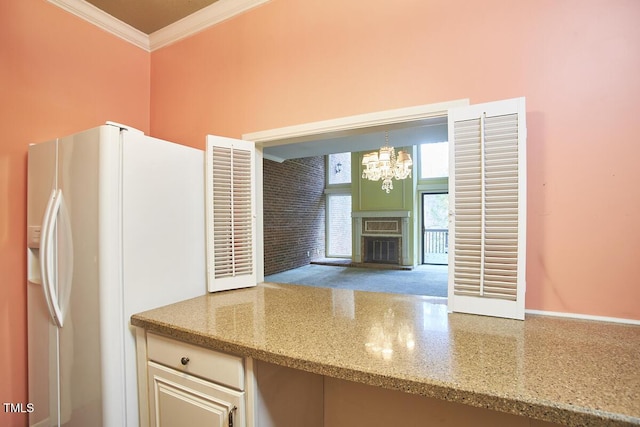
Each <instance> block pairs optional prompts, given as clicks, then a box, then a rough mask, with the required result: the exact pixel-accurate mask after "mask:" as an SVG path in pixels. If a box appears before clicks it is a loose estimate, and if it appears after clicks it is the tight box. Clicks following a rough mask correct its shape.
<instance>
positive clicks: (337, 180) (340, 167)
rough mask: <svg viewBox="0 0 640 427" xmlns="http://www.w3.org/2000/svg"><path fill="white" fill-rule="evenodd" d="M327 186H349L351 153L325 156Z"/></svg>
mask: <svg viewBox="0 0 640 427" xmlns="http://www.w3.org/2000/svg"><path fill="white" fill-rule="evenodd" d="M327 184H328V185H330V186H333V185H336V184H351V153H338V154H329V155H328V156H327ZM349 191H351V190H349Z"/></svg>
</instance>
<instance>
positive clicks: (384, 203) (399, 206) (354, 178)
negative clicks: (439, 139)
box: [351, 147, 419, 265]
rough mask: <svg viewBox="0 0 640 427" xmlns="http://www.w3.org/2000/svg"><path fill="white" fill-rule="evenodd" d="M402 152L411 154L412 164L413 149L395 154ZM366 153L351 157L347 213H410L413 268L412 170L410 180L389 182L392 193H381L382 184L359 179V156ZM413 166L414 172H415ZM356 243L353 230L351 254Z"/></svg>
mask: <svg viewBox="0 0 640 427" xmlns="http://www.w3.org/2000/svg"><path fill="white" fill-rule="evenodd" d="M401 149H404V150H407V151H408V152H409V153H411V158H412V159H413V161H414V163H415V162H416V155H417V148H416V147H404V148H403V147H396V152H397V151H399V150H401ZM370 151H371V150H369V151H366V152H359V153H351V196H352V198H351V203H352V206H351V210H352V211H353V212H361V211H410V212H411V214H410V215H411V216H410V218H409V238H410V240H409V251H410V253H409V257H410V258H409V259H411V260H413V264H414V265H416V254H417V243H418V242H417V241H416V238H415V230H416V227H418V226H419V223H418V222H417V219H418V212H419V204H418V203H417V199H416V185H417V178H416V173H415V170H413V171H412V172H411V178H407V179H404V180H401V181H396V180H395V179H394V180H393V190H391V191H390V192H389V193H388V194H387V193H386V192H385V191H384V190H382V180H380V181H369V180H366V179H362V156H363V155H364V154H366V153H368V152H370ZM415 166H416V165H415V164H414V168H415ZM356 244H357V245H359V244H360V242H359V241H358V242H356V238H355V230H354V235H353V245H354V247H353V250H354V253H355V245H356Z"/></svg>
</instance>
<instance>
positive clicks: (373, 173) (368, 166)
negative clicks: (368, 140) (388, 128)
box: [362, 132, 413, 193]
mask: <svg viewBox="0 0 640 427" xmlns="http://www.w3.org/2000/svg"><path fill="white" fill-rule="evenodd" d="M411 165H413V162H412V161H411V156H410V155H409V153H407V152H406V151H404V150H399V151H398V155H397V156H396V150H395V148H393V147H390V146H389V133H388V132H385V133H384V146H383V147H382V148H380V152H379V153H378V152H376V151H374V152H371V153H367V154H365V155H364V156H363V157H362V178H363V179H368V180H370V181H378V180H380V179H382V189H383V190H384V191H386V192H387V193H389V191H391V190H393V181H392V179H394V178H395V179H398V180H399V179H405V178H408V177H411Z"/></svg>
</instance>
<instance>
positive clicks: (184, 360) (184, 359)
mask: <svg viewBox="0 0 640 427" xmlns="http://www.w3.org/2000/svg"><path fill="white" fill-rule="evenodd" d="M180 363H182V364H183V365H184V366H187V363H189V358H188V357H186V356H185V357H183V358H182V359H180Z"/></svg>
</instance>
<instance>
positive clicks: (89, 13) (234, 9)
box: [47, 0, 269, 52]
mask: <svg viewBox="0 0 640 427" xmlns="http://www.w3.org/2000/svg"><path fill="white" fill-rule="evenodd" d="M47 1H48V2H49V3H52V4H54V5H56V6H58V7H60V8H61V9H64V10H66V11H67V12H69V13H72V14H74V15H76V16H78V17H79V18H82V19H84V20H85V21H87V22H90V23H91V24H94V25H95V26H97V27H99V28H101V29H103V30H105V31H107V32H109V33H111V34H113V35H115V36H117V37H120V38H121V39H123V40H125V41H128V42H129V43H131V44H133V45H135V46H138V47H139V48H141V49H144V50H146V51H147V52H151V51H154V50H156V49H160V48H161V47H164V46H168V45H170V44H172V43H175V42H177V41H178V40H182V39H184V38H186V37H189V36H192V35H194V34H196V33H198V32H200V31H202V30H204V29H206V28H209V27H211V26H213V25H216V24H218V23H220V22H222V21H226V20H227V19H229V18H232V17H234V16H236V15H239V14H241V13H243V12H246V11H247V10H249V9H252V8H254V7H256V6H259V5H261V4H263V3H267V2H268V1H269V0H218V1H217V2H215V3H213V4H211V5H209V6H207V7H205V8H203V9H200V10H199V11H197V12H194V13H192V14H191V15H189V16H186V17H184V18H182V19H181V20H179V21H177V22H175V23H173V24H170V25H168V26H166V27H164V28H161V29H160V30H158V31H155V32H153V33H151V34H150V35H147V34H145V33H143V32H142V31H140V30H137V29H135V28H133V27H132V26H131V25H129V24H126V23H124V22H122V21H120V20H119V19H117V18H114V17H113V16H111V15H109V14H108V13H106V12H104V11H103V10H101V9H98V8H97V7H95V6H94V5H92V4H91V3H87V2H86V1H85V0H47Z"/></svg>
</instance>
